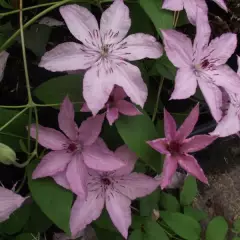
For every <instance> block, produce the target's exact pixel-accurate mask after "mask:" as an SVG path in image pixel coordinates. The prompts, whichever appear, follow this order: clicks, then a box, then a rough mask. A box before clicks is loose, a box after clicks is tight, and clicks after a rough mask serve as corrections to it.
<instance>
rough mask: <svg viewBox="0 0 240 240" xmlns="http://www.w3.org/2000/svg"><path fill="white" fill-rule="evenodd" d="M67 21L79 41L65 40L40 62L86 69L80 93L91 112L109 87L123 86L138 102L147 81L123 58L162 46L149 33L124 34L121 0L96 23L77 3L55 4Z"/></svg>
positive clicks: (126, 21) (147, 54)
mask: <svg viewBox="0 0 240 240" xmlns="http://www.w3.org/2000/svg"><path fill="white" fill-rule="evenodd" d="M60 13H61V15H62V17H63V18H64V20H65V22H66V24H67V27H68V28H69V30H70V32H71V33H72V34H73V36H74V37H75V38H76V39H77V40H79V41H81V42H82V44H79V43H74V42H66V43H62V44H60V45H58V46H56V47H55V48H54V49H52V50H51V51H49V52H47V53H45V55H44V56H43V58H42V59H41V62H40V64H39V66H40V67H44V68H46V69H48V70H50V71H72V70H80V69H86V70H87V71H86V73H85V76H84V79H83V96H84V99H85V101H86V103H87V106H88V107H89V108H90V109H91V111H92V113H93V114H94V115H96V114H97V113H98V111H99V110H100V109H102V108H103V107H104V105H105V103H106V102H107V100H108V97H109V95H110V93H111V91H112V89H113V87H114V85H118V86H121V87H123V88H124V90H125V92H126V93H127V95H128V96H129V97H130V98H131V100H132V102H134V103H136V104H138V105H140V106H141V107H143V105H144V103H145V101H146V98H147V87H146V84H145V83H144V82H143V79H142V77H141V72H140V70H139V69H138V68H137V67H136V66H134V65H132V64H130V63H128V62H126V61H125V60H127V61H135V60H139V59H143V58H159V57H160V56H161V55H162V47H161V45H160V43H158V42H157V41H156V39H155V38H154V37H153V36H151V35H148V34H143V33H137V34H132V35H129V36H128V37H126V38H125V39H124V37H125V36H126V34H127V32H128V30H129V28H130V26H131V19H130V17H129V9H128V7H127V6H126V5H125V4H124V1H123V0H115V1H114V2H113V4H111V5H110V7H109V8H108V9H106V10H105V11H104V12H103V14H102V17H101V21H100V29H99V26H98V23H97V20H96V18H95V17H94V15H93V14H92V13H91V12H89V10H88V9H86V8H84V7H80V6H78V5H76V4H73V5H67V6H63V7H61V8H60Z"/></svg>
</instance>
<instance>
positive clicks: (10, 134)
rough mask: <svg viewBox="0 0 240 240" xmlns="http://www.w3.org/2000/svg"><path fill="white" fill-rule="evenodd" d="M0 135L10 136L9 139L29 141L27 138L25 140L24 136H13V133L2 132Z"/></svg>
mask: <svg viewBox="0 0 240 240" xmlns="http://www.w3.org/2000/svg"><path fill="white" fill-rule="evenodd" d="M0 135H6V136H9V137H15V138H20V139H24V140H27V138H25V137H23V136H19V135H16V134H12V133H6V132H0Z"/></svg>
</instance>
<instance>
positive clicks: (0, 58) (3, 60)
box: [0, 51, 9, 82]
mask: <svg viewBox="0 0 240 240" xmlns="http://www.w3.org/2000/svg"><path fill="white" fill-rule="evenodd" d="M8 56H9V53H7V52H6V51H2V52H0V82H1V81H2V79H3V74H4V69H5V67H6V64H7V59H8Z"/></svg>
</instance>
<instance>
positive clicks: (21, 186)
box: [15, 169, 27, 193]
mask: <svg viewBox="0 0 240 240" xmlns="http://www.w3.org/2000/svg"><path fill="white" fill-rule="evenodd" d="M26 179H27V170H26V169H25V172H24V176H23V179H22V181H21V183H20V185H19V187H18V188H17V190H16V191H15V192H16V193H19V192H20V191H21V189H22V188H23V186H24V184H25V181H26Z"/></svg>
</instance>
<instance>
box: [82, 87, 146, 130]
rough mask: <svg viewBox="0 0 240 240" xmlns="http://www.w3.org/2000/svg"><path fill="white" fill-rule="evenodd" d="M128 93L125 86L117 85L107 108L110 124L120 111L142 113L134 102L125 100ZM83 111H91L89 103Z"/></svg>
mask: <svg viewBox="0 0 240 240" xmlns="http://www.w3.org/2000/svg"><path fill="white" fill-rule="evenodd" d="M126 97H127V95H126V93H125V91H124V90H123V88H121V87H119V86H115V87H114V89H113V91H112V93H111V95H110V97H109V99H108V101H107V103H106V104H105V108H106V109H107V112H106V117H107V120H108V122H109V124H110V125H112V124H113V123H114V122H115V121H116V120H117V119H118V118H119V113H121V114H123V115H127V116H136V115H140V114H142V113H141V112H140V111H139V110H138V109H137V108H136V107H135V106H134V105H133V104H132V103H130V102H128V101H126V100H124V98H126ZM81 112H90V109H89V108H88V106H87V104H86V103H85V104H84V105H83V107H82V109H81Z"/></svg>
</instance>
